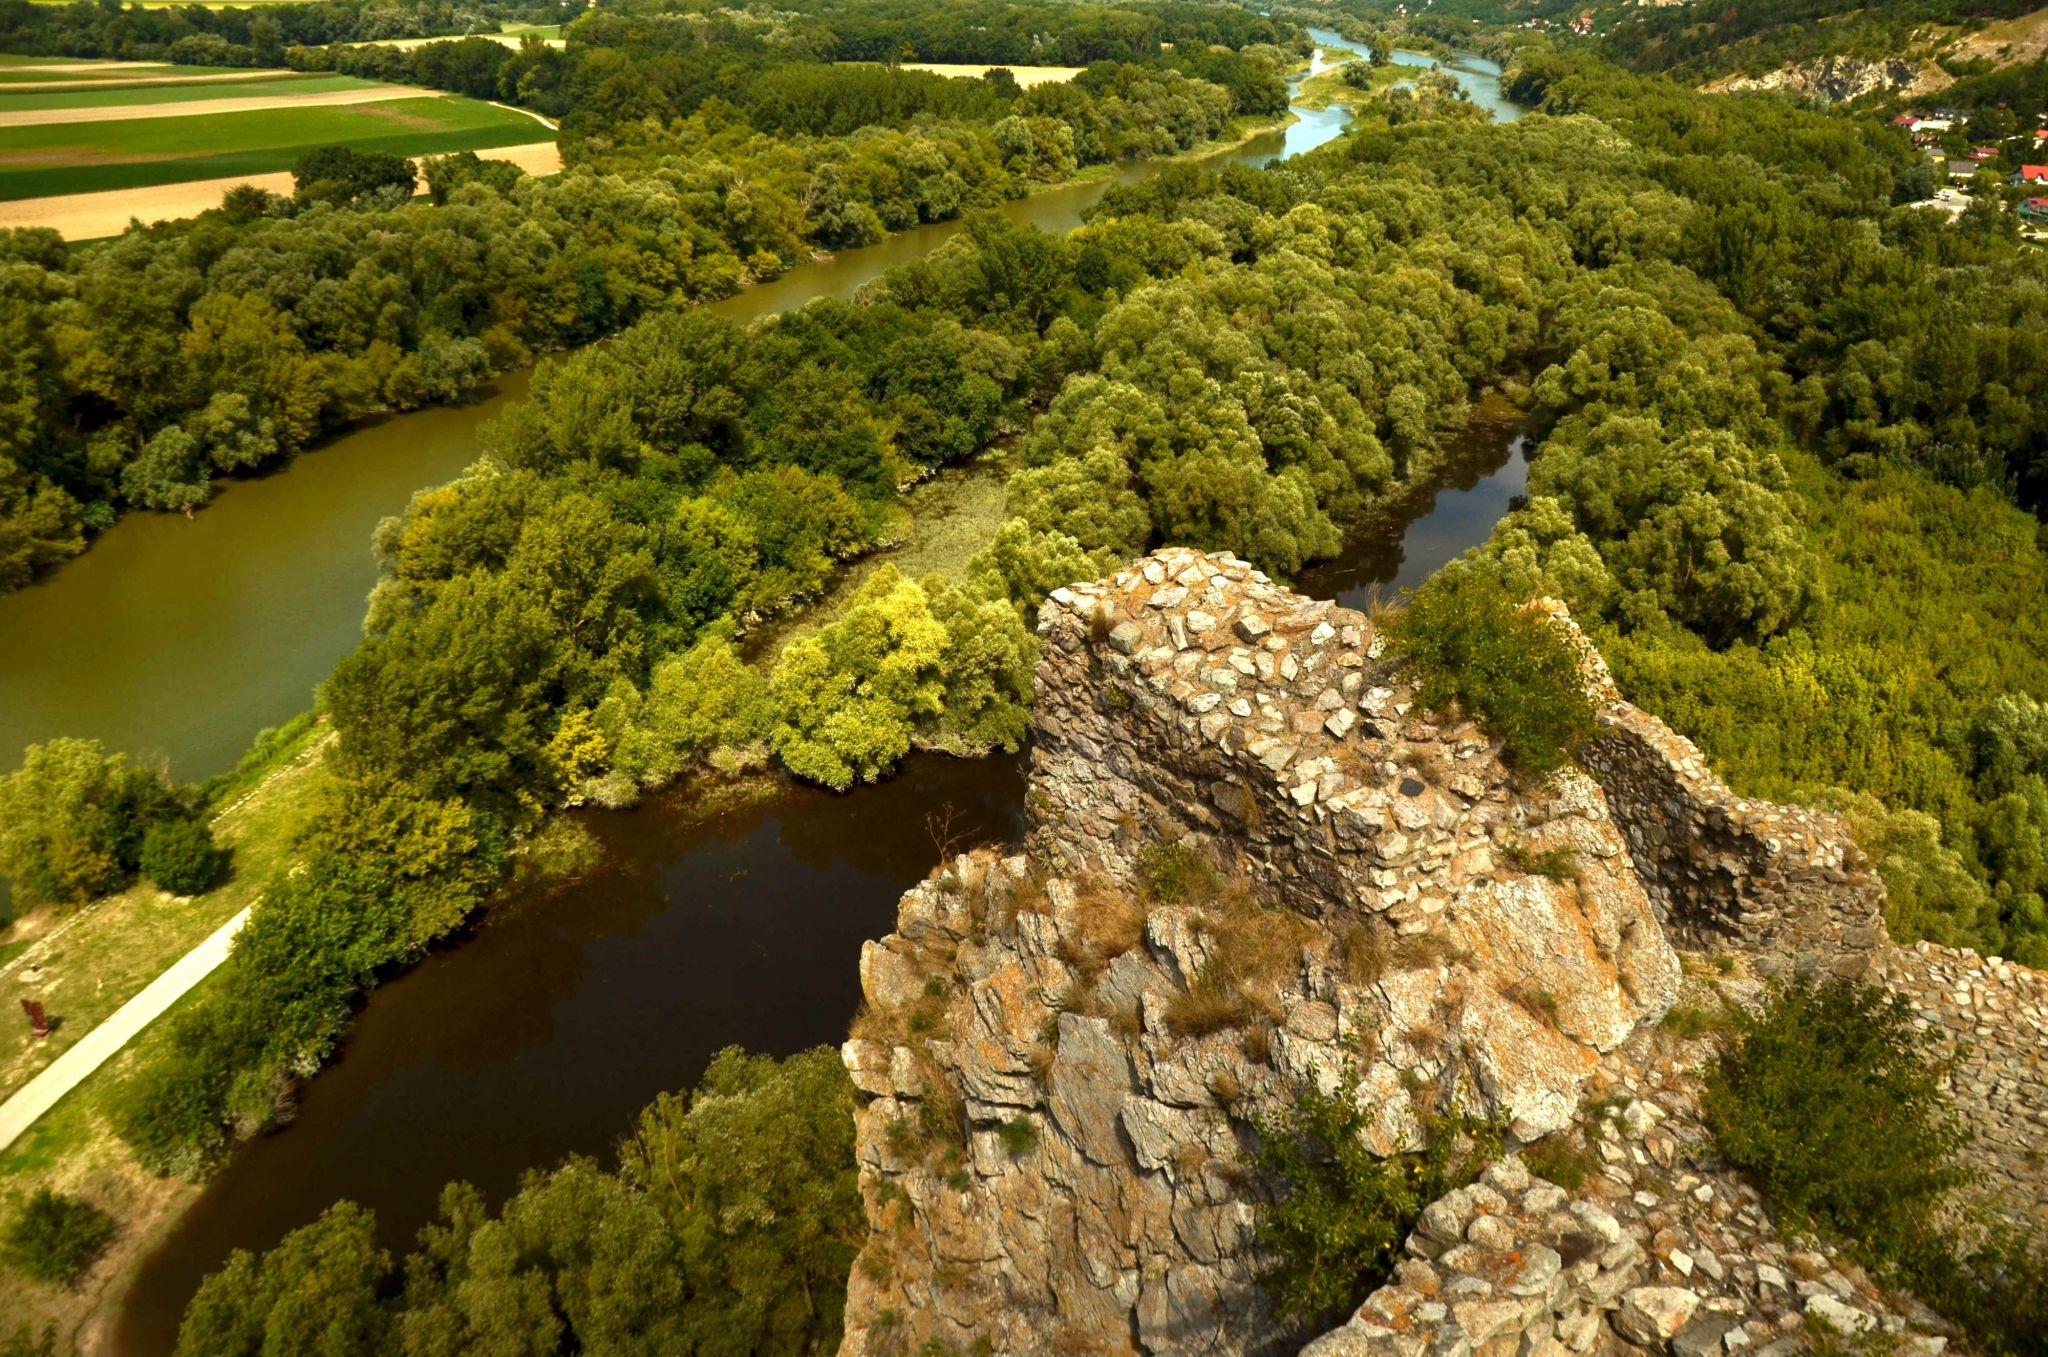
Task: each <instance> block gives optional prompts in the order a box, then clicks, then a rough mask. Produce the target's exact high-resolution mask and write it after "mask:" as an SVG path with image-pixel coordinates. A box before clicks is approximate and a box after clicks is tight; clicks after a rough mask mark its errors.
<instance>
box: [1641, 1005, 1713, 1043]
mask: <svg viewBox="0 0 2048 1357" xmlns="http://www.w3.org/2000/svg"><path fill="white" fill-rule="evenodd" d="M1730 1021H1731V1020H1730V1018H1729V1016H1728V1011H1727V1010H1726V1009H1725V1008H1724V1009H1722V1010H1721V1011H1719V1012H1716V1011H1715V1010H1713V1009H1710V1008H1702V1007H1700V1006H1699V1005H1697V1004H1679V1005H1677V1006H1675V1007H1673V1008H1670V1009H1667V1010H1665V1013H1664V1016H1663V1017H1661V1018H1659V1019H1658V1020H1657V1026H1658V1027H1660V1028H1662V1029H1663V1030H1664V1031H1666V1032H1669V1033H1670V1034H1671V1035H1672V1036H1675V1037H1677V1038H1679V1039H1680V1040H1682V1041H1697V1040H1699V1039H1700V1038H1701V1037H1703V1036H1706V1035H1707V1034H1708V1033H1710V1032H1725V1031H1727V1030H1728V1028H1729V1026H1730Z"/></svg>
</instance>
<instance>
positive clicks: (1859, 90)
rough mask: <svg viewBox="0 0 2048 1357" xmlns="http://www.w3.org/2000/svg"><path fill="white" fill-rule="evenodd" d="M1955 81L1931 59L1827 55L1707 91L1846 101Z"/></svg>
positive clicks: (1928, 90) (1928, 89)
mask: <svg viewBox="0 0 2048 1357" xmlns="http://www.w3.org/2000/svg"><path fill="white" fill-rule="evenodd" d="M1953 83H1954V81H1953V79H1952V77H1950V75H1949V74H1948V72H1946V71H1944V70H1942V69H1941V67H1939V66H1937V65H1936V64H1934V63H1933V62H1932V61H1924V60H1906V59H1904V58H1892V59H1889V60H1880V61H1868V60H1864V59H1863V58H1861V57H1826V58H1823V59H1821V60H1817V61H1807V62H1801V63H1799V64H1797V65H1792V66H1784V67H1781V68H1779V69H1778V70H1775V71H1768V72H1766V73H1764V74H1763V75H1730V76H1723V77H1722V78H1721V79H1719V80H1716V81H1714V82H1713V83H1712V84H1710V85H1708V86H1706V89H1707V92H1708V93H1710V94H1725V93H1732V92H1735V91H1740V90H1770V91H1775V92H1779V93H1785V94H1795V95H1798V96H1799V97H1800V98H1802V99H1807V100H1810V101H1812V102H1813V103H1817V104H1844V103H1848V102H1850V101H1851V100H1855V99H1860V98H1862V97H1863V96H1864V95H1866V94H1870V93H1873V92H1879V93H1886V94H1932V93H1934V92H1935V91H1936V90H1940V89H1945V88H1946V87H1947V86H1949V85H1950V84H1953Z"/></svg>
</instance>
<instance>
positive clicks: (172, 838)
mask: <svg viewBox="0 0 2048 1357" xmlns="http://www.w3.org/2000/svg"><path fill="white" fill-rule="evenodd" d="M140 865H141V868H142V874H143V875H144V876H146V877H148V878H149V879H150V880H151V881H153V882H155V883H156V884H157V886H158V887H159V888H160V889H163V890H167V891H169V892H170V893H171V894H173V895H201V894H204V893H205V892H207V891H210V890H212V889H213V888H214V887H215V886H218V885H219V884H220V883H221V879H222V878H223V877H225V876H226V875H227V867H228V851H227V850H226V849H225V848H221V847H219V846H218V845H216V844H215V843H214V841H213V831H212V830H211V829H208V828H207V827H206V826H205V825H204V824H202V823H200V822H199V821H197V820H166V821H164V822H162V823H160V824H156V825H152V826H151V827H150V830H149V833H148V834H146V835H144V836H143V839H142V858H141V864H140Z"/></svg>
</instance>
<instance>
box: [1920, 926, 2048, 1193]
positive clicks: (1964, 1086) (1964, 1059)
mask: <svg viewBox="0 0 2048 1357" xmlns="http://www.w3.org/2000/svg"><path fill="white" fill-rule="evenodd" d="M1882 978H1883V980H1884V982H1885V983H1886V984H1887V985H1889V986H1890V987H1891V988H1892V989H1894V990H1896V991H1898V992H1899V993H1900V994H1903V995H1905V996H1906V998H1907V1000H1908V1001H1909V1002H1910V1003H1911V1004H1912V1005H1913V1009H1914V1012H1915V1013H1916V1014H1918V1016H1919V1021H1920V1023H1921V1024H1922V1026H1923V1028H1933V1029H1935V1030H1936V1031H1937V1033H1938V1039H1939V1042H1940V1046H1939V1049H1940V1051H1941V1054H1942V1056H1943V1057H1944V1059H1945V1061H1946V1062H1947V1063H1946V1068H1945V1073H1944V1076H1943V1077H1944V1079H1945V1081H1946V1083H1947V1086H1948V1091H1949V1094H1950V1097H1951V1105H1952V1106H1953V1107H1954V1108H1955V1109H1956V1111H1957V1113H1958V1114H1959V1115H1960V1116H1961V1117H1962V1118H1963V1121H1964V1123H1965V1124H1966V1125H1968V1127H1969V1128H1970V1130H1971V1131H1972V1132H1974V1133H1975V1139H1974V1141H1973V1142H1972V1143H1971V1144H1970V1145H1969V1147H1968V1148H1966V1149H1965V1150H1964V1151H1963V1155H1964V1158H1965V1159H1966V1160H1968V1161H1969V1163H1970V1164H1971V1165H1972V1166H1973V1167H1974V1168H1976V1169H1977V1171H1978V1172H1979V1173H1980V1174H1981V1175H1982V1176H1983V1185H1984V1189H1985V1196H1986V1197H1987V1198H1988V1200H1989V1201H1990V1203H1991V1204H1992V1205H1993V1206H1995V1207H1998V1208H2002V1209H2004V1210H2005V1212H2006V1213H2007V1214H2008V1215H2012V1216H2016V1217H2018V1218H2019V1219H2021V1220H2022V1221H2023V1222H2027V1223H2031V1224H2033V1225H2035V1226H2037V1227H2040V1228H2042V1229H2044V1230H2048V975H2044V974H2042V973H2041V972H2040V971H2036V970H2030V969H2029V968H2027V967H2025V966H2021V965H2018V964H2017V963H2015V962H2011V961H2005V960H2002V959H2000V958H1998V957H1980V956H1978V955H1977V954H1976V953H1975V952H1972V951H1970V950H1969V949H1967V948H1961V949H1957V948H1950V947H1937V946H1935V945H1934V944H1933V943H1930V942H1922V943H1916V944H1914V945H1913V946H1911V947H1899V948H1894V949H1892V950H1891V951H1889V952H1888V953H1887V954H1886V955H1885V957H1884V959H1883V963H1882Z"/></svg>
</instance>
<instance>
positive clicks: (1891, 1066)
mask: <svg viewBox="0 0 2048 1357" xmlns="http://www.w3.org/2000/svg"><path fill="white" fill-rule="evenodd" d="M1734 1023H1735V1026H1736V1040H1735V1041H1734V1043H1733V1044H1732V1045H1731V1046H1730V1047H1729V1049H1728V1050H1727V1051H1726V1052H1725V1053H1723V1055H1722V1057H1721V1059H1720V1061H1719V1063H1718V1064H1717V1065H1715V1066H1714V1067H1713V1068H1712V1069H1711V1070H1709V1071H1708V1077H1707V1088H1706V1097H1705V1100H1704V1106H1705V1110H1706V1114H1707V1120H1708V1124H1709V1125H1710V1126H1711V1127H1712V1128H1713V1131H1714V1134H1715V1136H1716V1137H1717V1138H1718V1139H1719V1141H1720V1146H1721V1152H1722V1153H1723V1154H1724V1155H1726V1156H1727V1158H1728V1160H1729V1162H1730V1163H1733V1164H1735V1165H1736V1166H1737V1167H1738V1168H1741V1169H1743V1170H1745V1171H1746V1172H1748V1173H1749V1174H1750V1175H1751V1176H1753V1177H1754V1178H1755V1179H1756V1180H1757V1182H1758V1184H1759V1185H1760V1186H1761V1187H1762V1188H1763V1189H1764V1191H1765V1192H1766V1193H1767V1194H1768V1195H1769V1196H1770V1198H1771V1202H1772V1205H1773V1206H1774V1207H1775V1208H1776V1209H1777V1210H1778V1211H1779V1212H1780V1213H1781V1214H1783V1215H1785V1216H1788V1217H1790V1218H1791V1219H1792V1220H1793V1221H1794V1222H1796V1223H1798V1224H1801V1225H1805V1226H1811V1227H1814V1228H1817V1229H1819V1230H1821V1231H1823V1232H1825V1233H1828V1234H1832V1235H1836V1236H1838V1237H1840V1238H1842V1240H1843V1241H1844V1242H1845V1243H1846V1244H1847V1245H1848V1247H1849V1249H1850V1251H1851V1253H1852V1254H1853V1255H1854V1256H1855V1257H1857V1258H1858V1259H1859V1261H1861V1262H1863V1263H1864V1264H1865V1265H1866V1266H1868V1267H1869V1268H1870V1269H1871V1270H1872V1271H1873V1272H1875V1273H1876V1274H1877V1275H1878V1277H1879V1278H1880V1279H1881V1280H1883V1281H1885V1282H1887V1283H1889V1284H1892V1285H1896V1286H1899V1287H1902V1288H1904V1289H1906V1290H1909V1291H1912V1292H1914V1293H1915V1294H1917V1295H1918V1296H1920V1298H1921V1299H1923V1300H1925V1301H1926V1302H1928V1303H1929V1304H1930V1305H1932V1306H1934V1308H1935V1309H1937V1310H1938V1311H1940V1312H1941V1313H1942V1314H1943V1315H1945V1316H1947V1317H1948V1318H1950V1319H1952V1320H1955V1321H1956V1322H1958V1323H1959V1324H1961V1325H1962V1326H1963V1328H1964V1329H1965V1330H1966V1331H1967V1332H1968V1334H1969V1336H1970V1339H1971V1341H1972V1345H1973V1346H1974V1347H1975V1348H1977V1349H1978V1350H1980V1351H1983V1352H1987V1353H2013V1354H2019V1353H2039V1352H2043V1351H2048V1252H2044V1250H2043V1249H2042V1247H2041V1241H2040V1240H2038V1239H2029V1238H2027V1237H2026V1236H2025V1235H2023V1234H2020V1233H2018V1232H2016V1231H2014V1230H2013V1229H2012V1228H2011V1227H2009V1226H2007V1225H2005V1224H2003V1223H2000V1222H1997V1221H1984V1220H1972V1219H1971V1213H1970V1212H1968V1211H1967V1210H1959V1209H1958V1207H1959V1205H1960V1204H1959V1203H1957V1202H1956V1201H1955V1200H1954V1198H1953V1197H1952V1195H1951V1194H1952V1193H1953V1191H1954V1189H1956V1188H1957V1187H1959V1186H1961V1185H1962V1184H1963V1183H1965V1182H1966V1181H1967V1179H1968V1176H1969V1175H1968V1174H1967V1173H1966V1172H1965V1171H1964V1169H1963V1168H1962V1167H1961V1166H1960V1165H1959V1164H1958V1163H1957V1161H1956V1151H1957V1150H1958V1149H1959V1148H1961V1146H1962V1145H1963V1144H1964V1143H1965V1141H1966V1139H1967V1137H1966V1135H1965V1133H1964V1132H1963V1131H1962V1129H1961V1128H1960V1127H1959V1126H1958V1125H1957V1124H1956V1122H1955V1120H1954V1118H1953V1117H1952V1116H1951V1114H1950V1113H1949V1112H1948V1110H1947V1109H1946V1108H1945V1107H1944V1106H1943V1105H1942V1103H1941V1096H1940V1086H1939V1082H1938V1080H1937V1077H1936V1074H1935V1071H1934V1069H1933V1067H1932V1066H1931V1065H1930V1063H1929V1060H1930V1057H1931V1056H1932V1054H1933V1052H1932V1050H1931V1049H1930V1042H1931V1037H1929V1036H1927V1035H1923V1034H1921V1033H1917V1032H1915V1031H1914V1030H1913V1014H1912V1009H1911V1008H1910V1007H1908V1005H1907V1004H1906V1002H1905V1000H1904V999H1902V998H1900V997H1899V996H1897V995H1894V994H1888V993H1886V992H1885V991H1883V990H1880V989H1878V988H1876V987H1874V986H1871V985H1867V984H1864V983H1862V982H1861V981H1851V980H1830V981H1827V982H1825V983H1820V984H1816V983H1814V982H1813V981H1811V980H1807V979H1803V978H1802V979H1798V980H1794V981H1793V982H1791V983H1790V984H1788V985H1785V986H1783V987H1781V988H1779V989H1777V990H1775V991H1773V993H1772V994H1771V996H1770V998H1769V1000H1768V1001H1767V1002H1766V1003H1765V1005H1764V1007H1763V1009H1762V1011H1761V1012H1758V1013H1756V1014H1743V1013H1738V1014H1736V1015H1735V1016H1734ZM1956 1221H1962V1222H1967V1223H1968V1224H1969V1225H1970V1226H1971V1230H1970V1233H1971V1235H1972V1237H1973V1238H1974V1239H1975V1240H1976V1242H1975V1243H1974V1244H1972V1245H1971V1246H1969V1247H1968V1248H1964V1247H1963V1246H1962V1245H1960V1244H1959V1242H1958V1240H1957V1238H1956V1236H1955V1234H1954V1233H1953V1225H1952V1222H1956Z"/></svg>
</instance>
